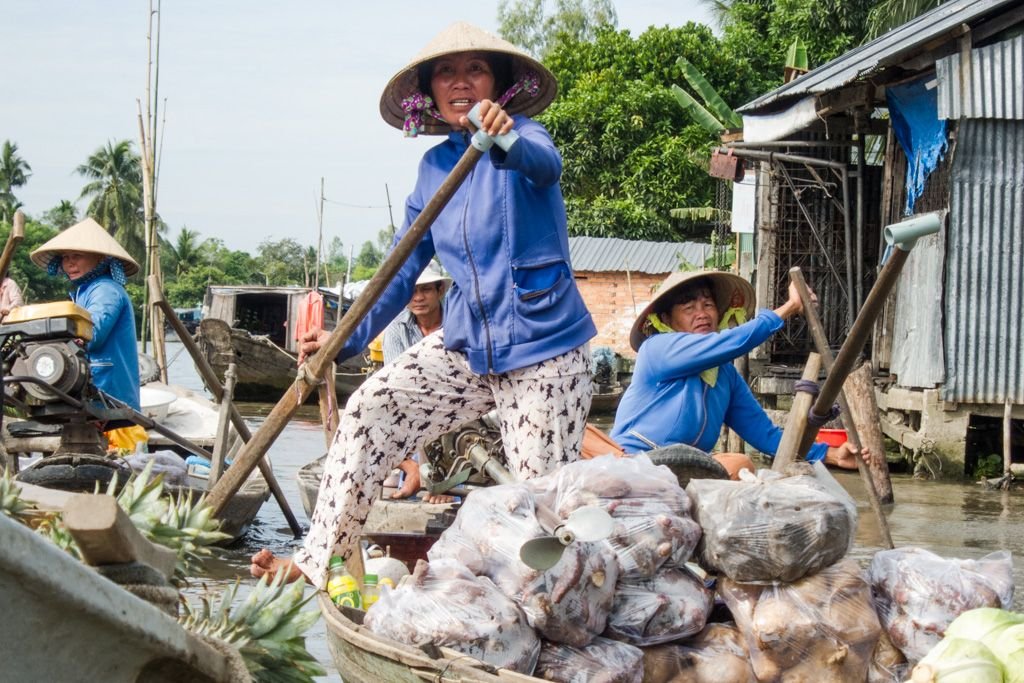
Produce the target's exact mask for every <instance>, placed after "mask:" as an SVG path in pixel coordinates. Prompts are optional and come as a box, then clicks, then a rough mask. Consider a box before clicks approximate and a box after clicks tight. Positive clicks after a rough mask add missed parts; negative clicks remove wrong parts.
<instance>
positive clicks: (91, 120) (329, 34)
mask: <svg viewBox="0 0 1024 683" xmlns="http://www.w3.org/2000/svg"><path fill="white" fill-rule="evenodd" d="M153 5H154V7H156V6H157V0H154V1H153ZM616 5H617V6H616V10H617V13H618V17H619V22H618V26H619V28H620V29H628V30H629V31H630V32H631V33H632V35H633V36H638V35H639V34H640V33H642V32H643V31H644V30H645V29H646V28H647V27H649V26H651V25H654V26H665V25H668V26H673V27H674V26H681V25H683V24H685V23H686V22H687V21H700V22H704V23H710V16H709V14H708V13H707V11H706V10H705V9H704V7H703V5H701V4H700V3H698V2H694V1H693V0H619V1H618V2H617V3H616ZM2 7H3V11H2V16H3V18H4V29H5V30H4V32H3V37H2V39H0V64H3V65H4V68H3V75H2V76H0V84H2V86H3V87H2V92H3V98H4V101H3V103H2V104H0V141H2V140H10V141H11V142H13V143H16V144H17V145H18V153H19V154H20V155H21V157H22V158H23V159H24V160H25V161H26V162H28V164H29V165H30V166H31V167H32V174H31V176H30V177H29V180H28V183H27V184H26V185H24V186H23V187H21V188H20V189H18V190H17V191H16V192H15V194H16V196H17V197H18V198H19V199H20V200H21V202H22V203H23V205H24V206H23V208H24V210H25V211H26V212H27V213H28V214H29V215H30V216H41V215H42V214H43V213H44V212H45V211H47V210H49V209H51V208H53V207H54V206H55V205H57V204H58V203H59V202H60V201H61V200H64V199H67V200H70V201H73V202H75V203H76V205H77V206H78V208H79V211H80V213H83V212H84V210H85V207H86V206H87V200H84V199H82V200H79V199H78V196H79V193H80V192H81V188H82V187H83V185H84V184H85V179H84V178H83V177H82V176H80V175H78V174H77V173H75V168H76V167H77V166H78V165H80V164H82V163H84V162H85V161H86V160H87V159H88V157H89V156H90V155H91V154H93V153H94V152H95V151H96V150H97V149H99V148H100V147H102V146H104V145H105V144H106V143H107V141H109V140H122V139H130V140H132V142H133V143H135V144H136V149H138V144H137V143H138V140H139V125H138V110H139V104H137V102H138V101H141V102H142V106H143V111H145V109H144V105H145V102H144V100H145V92H146V59H147V45H146V33H147V14H148V8H149V3H148V0H48V1H46V2H15V1H14V0H5V2H3V3H2ZM497 7H498V3H497V1H496V0H495V1H494V2H476V3H459V4H456V3H452V4H444V5H437V4H436V3H422V2H411V1H407V0H391V1H389V2H381V1H378V2H373V1H372V0H371V1H370V2H358V3H354V2H339V1H338V0H334V1H329V0H295V1H292V2H282V1H280V0H277V1H275V2H267V1H266V0H247V1H246V2H241V1H238V0H164V2H163V4H162V8H161V9H162V25H161V42H160V71H159V95H158V96H159V104H160V107H161V113H160V122H159V123H160V129H161V131H160V138H161V139H160V141H159V142H160V148H159V149H158V153H159V156H160V160H159V168H158V170H159V180H158V192H157V211H158V212H159V213H160V215H161V216H162V217H163V219H164V221H165V222H166V223H167V225H168V226H169V230H168V237H169V238H170V239H171V240H172V241H173V240H174V239H175V238H176V237H177V235H178V234H179V232H180V230H181V228H182V227H188V228H189V229H190V230H193V231H196V232H198V233H199V235H200V238H202V239H205V238H209V237H215V238H218V239H221V240H223V242H224V243H225V244H226V245H227V246H228V247H229V248H231V249H239V250H244V251H248V252H250V253H253V254H255V253H256V251H257V248H258V246H259V244H260V243H261V242H263V241H265V240H279V239H283V238H286V237H289V238H293V239H295V240H297V241H298V242H299V243H301V244H303V245H310V246H315V245H316V244H317V238H318V220H317V207H318V205H319V197H320V182H321V178H323V182H324V196H325V198H326V201H325V203H324V212H323V235H324V243H325V245H326V243H327V242H328V241H329V240H330V239H331V238H333V237H334V236H338V237H340V238H341V240H342V242H343V243H344V245H345V250H346V251H348V249H349V247H350V246H354V247H355V250H356V253H358V251H359V247H360V246H361V245H362V244H363V242H365V241H366V240H374V241H375V240H376V236H377V233H378V231H380V230H381V229H382V228H384V227H386V226H387V225H388V224H389V223H390V222H391V218H390V216H389V209H388V204H389V198H390V204H391V212H392V213H393V216H394V222H395V223H396V224H401V222H402V216H403V206H404V201H405V197H406V195H407V194H408V193H409V192H410V191H411V190H412V187H413V185H414V183H415V175H416V167H417V163H418V161H419V158H420V156H422V154H423V153H424V151H426V149H427V148H429V147H430V146H432V145H433V144H436V143H437V142H438V141H439V140H440V138H437V137H433V136H422V137H420V138H418V139H415V140H413V139H407V138H404V137H403V136H402V133H401V131H398V130H397V129H394V128H392V127H390V126H389V125H387V124H386V123H384V121H383V119H381V117H380V114H379V101H380V95H381V92H382V91H383V88H384V85H385V84H386V83H387V81H388V80H389V79H390V78H391V77H392V76H393V75H394V74H395V73H396V72H398V70H399V69H401V68H402V67H403V66H404V65H405V64H406V63H408V61H409V60H410V59H411V58H412V57H413V56H414V55H415V54H416V53H417V52H418V51H419V50H420V48H422V47H423V46H424V45H426V44H427V42H429V41H430V39H431V38H433V37H434V36H435V35H436V34H437V33H438V32H440V31H441V30H442V29H444V28H445V27H446V26H448V25H449V24H451V23H452V22H454V21H468V22H471V23H473V24H476V25H477V26H480V27H481V28H485V29H488V30H490V31H495V32H496V31H497Z"/></svg>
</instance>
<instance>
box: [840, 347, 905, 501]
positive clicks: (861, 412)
mask: <svg viewBox="0 0 1024 683" xmlns="http://www.w3.org/2000/svg"><path fill="white" fill-rule="evenodd" d="M841 395H845V396H846V400H847V403H848V404H849V408H850V411H849V414H847V413H846V412H845V411H844V413H843V414H844V418H843V419H844V421H845V420H847V418H848V419H849V421H852V422H853V425H854V430H855V431H856V433H857V436H858V438H859V439H860V444H861V446H863V447H865V448H870V449H871V452H872V453H874V454H875V457H874V458H872V459H871V463H870V465H869V466H868V470H870V472H871V481H872V482H874V485H875V491H877V492H878V500H879V502H881V503H882V504H883V505H889V504H890V503H893V502H895V497H894V496H893V493H892V480H891V479H890V478H889V464H888V463H887V462H886V460H885V439H884V437H883V435H882V424H881V422H880V421H879V419H878V401H877V400H876V399H875V385H874V382H872V380H871V363H866V362H865V363H861V364H860V365H859V366H858V367H857V369H856V370H854V371H853V372H851V373H850V376H849V377H847V378H846V381H845V382H844V383H843V394H841Z"/></svg>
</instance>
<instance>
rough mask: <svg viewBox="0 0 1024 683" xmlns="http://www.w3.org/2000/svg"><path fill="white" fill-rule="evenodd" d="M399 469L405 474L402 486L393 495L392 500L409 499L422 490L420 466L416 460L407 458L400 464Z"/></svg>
mask: <svg viewBox="0 0 1024 683" xmlns="http://www.w3.org/2000/svg"><path fill="white" fill-rule="evenodd" d="M398 469H400V470H402V472H403V473H405V479H404V480H403V481H402V486H401V487H399V489H398V490H397V491H395V492H394V493H392V494H391V497H392V498H408V497H409V496H412V495H414V494H415V493H416V492H417V491H419V490H420V466H419V463H417V462H416V461H415V460H412V459H410V458H406V459H405V460H403V461H402V462H400V463H398Z"/></svg>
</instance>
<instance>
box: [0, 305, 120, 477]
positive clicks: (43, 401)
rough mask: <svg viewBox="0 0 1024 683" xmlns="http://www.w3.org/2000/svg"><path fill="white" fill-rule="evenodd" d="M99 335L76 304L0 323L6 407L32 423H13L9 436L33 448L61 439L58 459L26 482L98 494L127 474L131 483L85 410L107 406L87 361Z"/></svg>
mask: <svg viewBox="0 0 1024 683" xmlns="http://www.w3.org/2000/svg"><path fill="white" fill-rule="evenodd" d="M92 333H93V326H92V318H91V317H90V315H89V312H88V311H86V310H85V309H84V308H82V307H80V306H78V305H76V304H74V303H71V302H69V301H65V302H55V303H46V304H34V305H30V306H20V307H18V308H15V309H13V310H12V311H11V312H10V313H9V314H8V315H7V317H6V318H5V319H4V321H3V323H0V364H2V371H3V392H2V393H3V401H4V404H5V405H12V406H14V407H15V408H17V409H18V410H19V412H21V413H22V414H23V415H24V416H25V417H26V418H27V419H25V420H22V421H16V422H8V424H7V432H8V434H10V435H11V436H12V437H15V438H23V439H28V440H29V442H30V443H31V440H32V438H33V437H45V436H56V435H59V436H60V444H59V446H58V447H57V448H56V450H55V451H53V454H52V455H49V456H47V457H45V458H42V459H40V460H39V461H37V462H36V463H35V464H33V466H32V467H30V468H28V469H26V470H25V471H24V472H21V473H20V474H19V475H18V479H19V480H21V481H25V482H27V483H32V484H39V485H43V486H50V487H56V488H64V489H68V490H81V489H87V490H91V489H92V487H93V486H95V482H97V481H99V482H101V483H103V482H106V481H109V480H110V478H111V477H112V476H113V474H114V472H122V471H123V472H122V476H121V477H120V479H121V481H127V475H128V474H130V469H127V465H124V464H123V463H119V462H117V461H114V460H111V459H108V458H106V457H105V454H106V439H105V438H104V437H103V435H102V434H101V433H100V430H99V428H98V427H97V426H96V424H95V421H96V418H95V417H93V416H91V415H90V414H89V411H87V410H86V408H85V406H86V404H87V403H90V402H98V401H100V393H99V391H98V390H97V389H96V387H95V385H94V384H93V383H92V381H91V375H90V373H89V359H88V357H87V356H86V353H85V342H88V341H90V340H91V339H92ZM30 450H39V449H37V448H31V449H30Z"/></svg>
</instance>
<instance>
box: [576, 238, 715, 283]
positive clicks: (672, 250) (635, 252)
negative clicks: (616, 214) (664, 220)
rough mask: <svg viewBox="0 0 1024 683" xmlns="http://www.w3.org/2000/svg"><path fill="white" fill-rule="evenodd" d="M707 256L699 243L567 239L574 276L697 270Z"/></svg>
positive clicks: (704, 246)
mask: <svg viewBox="0 0 1024 683" xmlns="http://www.w3.org/2000/svg"><path fill="white" fill-rule="evenodd" d="M710 255H711V245H709V244H703V243H700V242H644V241H640V240H623V239H618V238H614V237H570V238H569V257H570V259H571V260H572V268H573V270H575V271H578V272H608V271H611V272H625V271H627V270H628V271H632V272H634V273H650V274H653V275H657V274H659V273H671V272H674V271H676V270H679V269H680V265H681V261H685V262H686V263H688V264H690V265H691V266H696V267H699V266H700V265H702V264H703V263H704V261H705V260H706V258H707V257H708V256H710Z"/></svg>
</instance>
